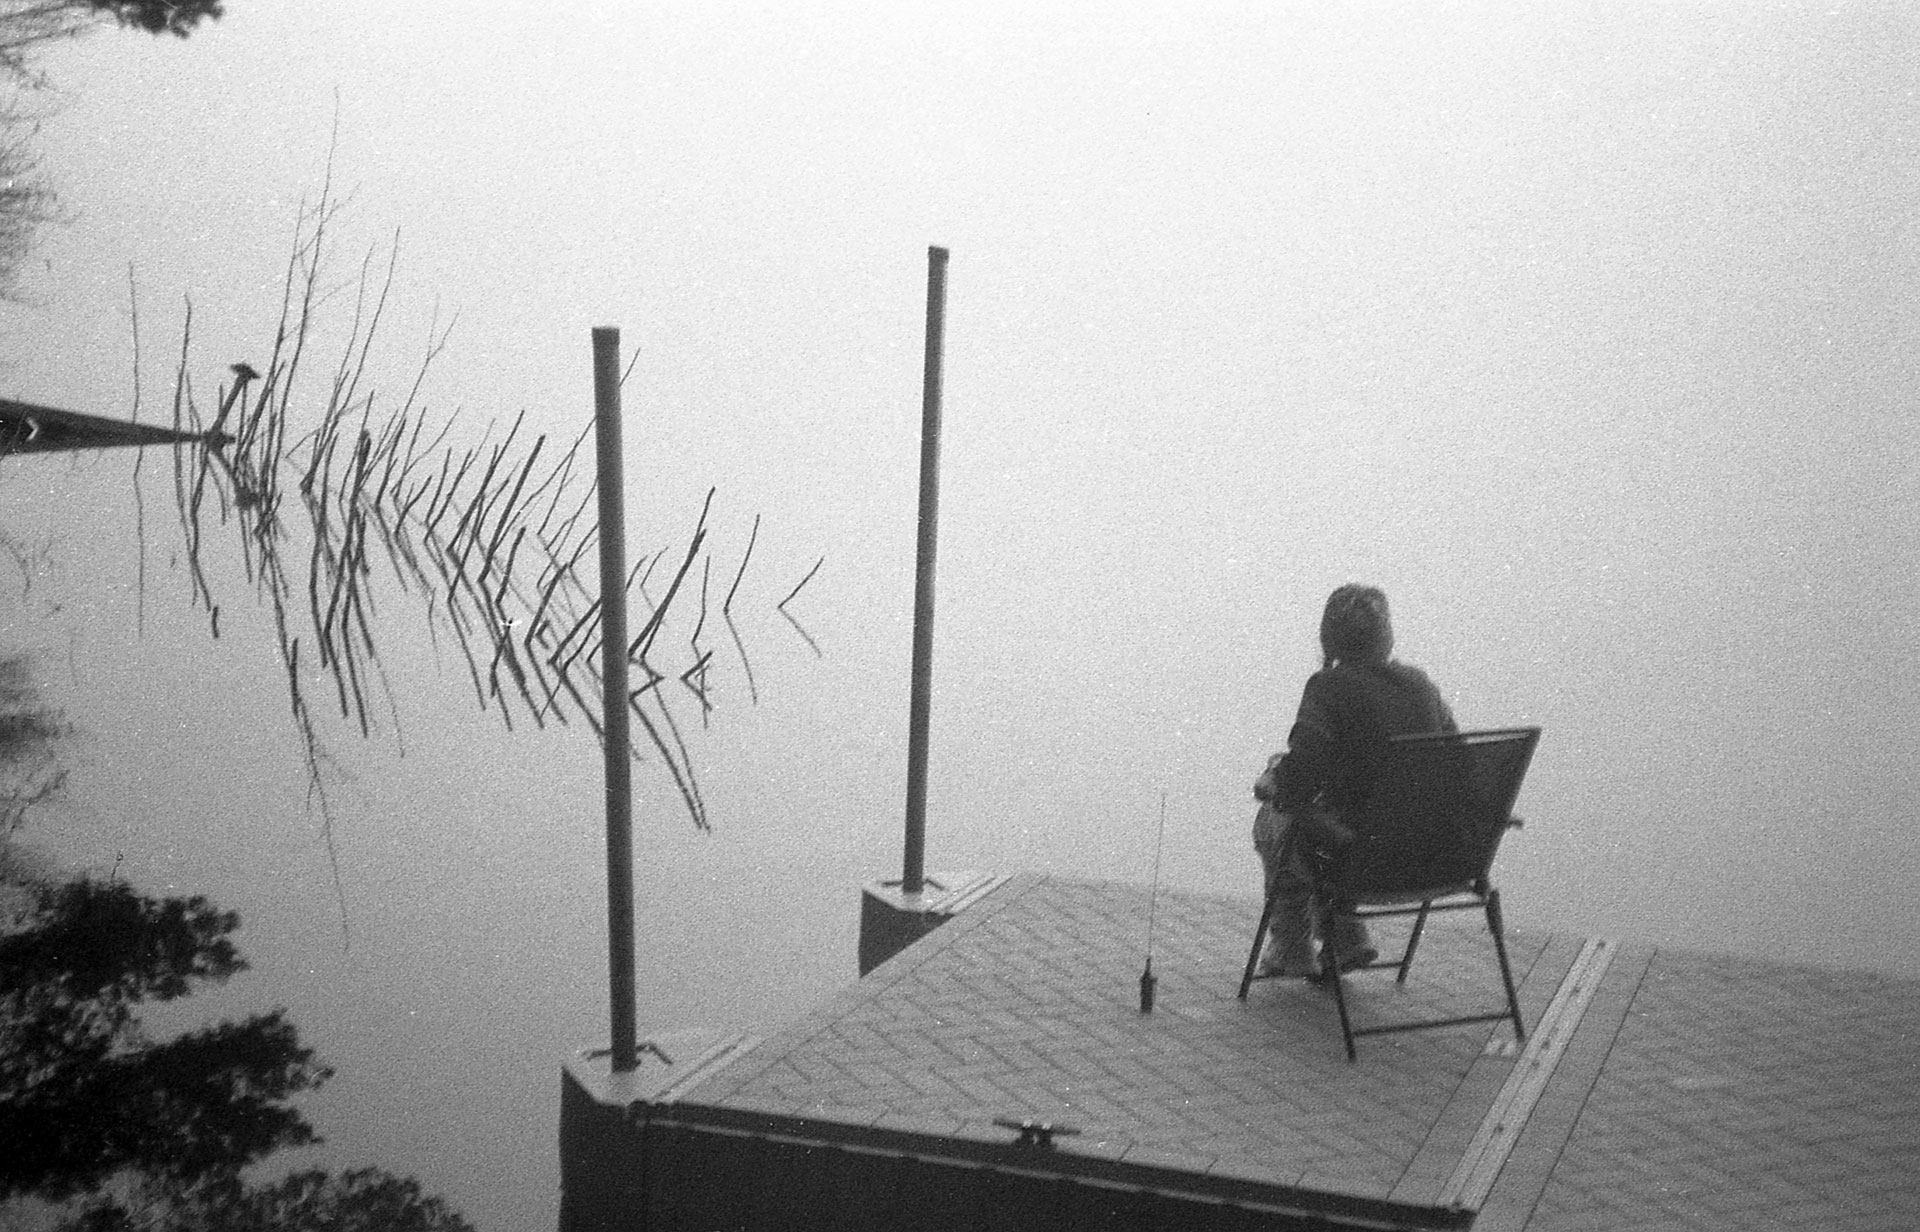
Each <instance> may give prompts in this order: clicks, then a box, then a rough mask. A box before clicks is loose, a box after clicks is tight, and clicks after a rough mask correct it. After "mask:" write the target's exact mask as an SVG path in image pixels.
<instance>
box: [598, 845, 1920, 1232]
mask: <svg viewBox="0 0 1920 1232" xmlns="http://www.w3.org/2000/svg"><path fill="white" fill-rule="evenodd" d="M1147 911H1148V892H1147V889H1146V888H1145V887H1144V886H1137V885H1127V884H1117V883H1095V882H1081V881H1071V880H1064V879H1060V878H1055V877H1046V876H1038V875H1029V876H1016V877H1012V878H1005V879H1002V878H994V879H990V881H984V882H979V883H977V884H976V885H975V887H974V888H973V889H972V890H971V891H970V893H969V894H968V896H967V898H966V902H965V904H964V909H963V910H959V911H958V912H957V913H955V914H954V915H953V916H952V918H951V919H949V920H948V921H946V922H945V923H943V924H941V925H939V926H938V927H936V928H933V929H932V930H931V931H928V932H927V933H926V934H925V935H924V936H920V937H919V939H918V940H914V941H913V942H912V943H911V944H908V945H906V947H905V948H904V949H902V950H901V951H900V952H899V953H898V954H896V955H894V956H893V957H892V958H890V959H888V960H887V961H885V962H883V963H881V964H879V965H878V966H876V967H875V968H874V969H873V970H872V971H871V972H870V973H869V974H868V975H866V976H865V977H864V978H861V979H859V980H858V981H856V982H853V983H851V984H850V985H849V986H848V987H846V988H845V989H843V990H841V991H839V992H837V993H835V994H832V995H829V996H827V997H826V998H825V999H824V1000H823V1001H822V1003H821V1004H820V1005H818V1006H817V1007H816V1008H815V1009H814V1010H812V1011H811V1012H809V1013H808V1014H806V1015H805V1016H804V1017H803V1018H801V1019H799V1020H798V1021H796V1022H794V1023H792V1024H791V1025H788V1026H786V1027H784V1028H782V1029H779V1030H777V1031H773V1032H771V1033H769V1034H767V1035H766V1036H764V1037H760V1036H756V1035H754V1034H752V1033H750V1032H742V1031H692V1032H680V1033H676V1034H674V1035H672V1036H668V1037H662V1038H660V1039H658V1040H656V1041H655V1043H656V1045H657V1049H656V1051H655V1052H654V1053H653V1054H651V1055H650V1056H649V1057H648V1058H647V1059H646V1060H643V1063H642V1065H641V1067H640V1069H639V1070H638V1071H635V1072H634V1073H632V1074H623V1075H614V1074H611V1073H609V1072H608V1071H607V1067H606V1063H605V1060H604V1058H596V1057H594V1056H591V1055H585V1054H583V1055H582V1056H580V1057H577V1058H575V1059H574V1060H572V1061H571V1062H570V1063H569V1064H568V1065H567V1067H566V1073H565V1076H564V1081H563V1105H564V1106H563V1112H562V1134H561V1137H562V1142H561V1149H562V1173H563V1186H564V1196H563V1203H562V1219H561V1226H562V1229H563V1232H581V1230H584V1229H588V1228H596V1229H597V1228H621V1229H629V1228H631V1229H640V1228H648V1229H666V1228H676V1229H677V1228H689V1229H691V1228H735V1227H795V1228H812V1227H819V1228H828V1227H837V1228H879V1227H887V1228H915V1227H926V1228H970V1227H991V1228H1043V1227H1044V1228H1072V1227H1085V1228H1096V1227H1099V1228H1190V1227H1218V1228H1235V1229H1239V1228H1247V1229H1254V1228H1322V1229H1325V1228H1374V1229H1384V1228H1406V1229H1425V1228H1469V1227H1470V1228H1473V1229H1476V1230H1482V1232H1576V1230H1578V1232H1585V1230H1589V1229H1592V1230H1600V1229H1606V1230H1609V1232H1625V1230H1633V1229H1655V1228H1658V1229H1742V1230H1751V1229H1766V1228H1782V1229H1785V1228H1795V1229H1807V1228H1820V1229H1835V1230H1853V1232H1870V1230H1871V1232H1894V1230H1896V1229H1911V1228H1914V1227H1920V980H1913V979H1907V978H1899V977H1883V976H1879V975H1875V974H1873V973H1869V972H1861V971H1853V970H1839V969H1823V968H1815V967H1807V966H1794V965H1786V964H1778V963H1769V962H1764V961H1757V960H1753V959H1745V958H1729V957H1725V956H1719V955H1712V954H1705V953H1696V952H1689V951H1685V950H1677V949H1669V948H1665V947H1654V946H1651V945H1644V944H1636V943H1633V942H1631V941H1628V942H1625V943H1622V942H1620V941H1616V940H1613V939H1608V938H1595V937H1585V936H1575V935H1568V934H1561V933H1555V932H1547V931H1530V930H1526V929H1521V930H1518V931H1514V930H1513V929H1512V925H1511V923H1510V925H1509V932H1508V944H1509V951H1510V954H1511V956H1512V962H1513V970H1514V976H1515V979H1516V981H1517V983H1518V985H1519V993H1520V1002H1521V1009H1522V1014H1523V1018H1524V1020H1525V1022H1526V1024H1527V1027H1528V1031H1527V1037H1526V1038H1525V1039H1524V1040H1518V1039H1516V1038H1515V1034H1514V1031H1513V1029H1512V1026H1511V1025H1510V1024H1507V1023H1499V1024H1486V1023H1481V1024H1475V1025H1466V1026H1455V1027H1446V1028H1440V1029H1434V1030H1423V1031H1412V1032H1406V1033H1398V1034H1388V1035H1374V1036H1367V1037H1365V1038H1363V1039H1361V1040H1360V1041H1359V1056H1358V1059H1357V1060H1356V1061H1353V1062H1349V1061H1348V1060H1347V1057H1346V1053H1345V1050H1344V1048H1343V1047H1342V1044H1341V1036H1340V1028H1339V1022H1338V1019H1337V1016H1336V1013H1335V1008H1334V1004H1333V999H1332V997H1331V995H1330V994H1329V993H1328V992H1327V991H1325V990H1323V989H1321V988H1319V987H1317V986H1315V985H1313V984H1311V983H1308V982H1306V981H1302V980H1262V981H1257V982H1256V983H1255V984H1254V985H1253V987H1252V989H1251V992H1250V994H1249V995H1248V997H1247V998H1246V999H1245V1000H1244V1001H1243V1000H1241V999H1239V998H1238V997H1237V996H1236V992H1237V989H1238V986H1239V982H1240V975H1241V970H1242V966H1243V964H1244V963H1245V961H1246V956H1247V951H1248V946H1249V944H1250V942H1251V940H1252V931H1253V926H1254V921H1255V920H1256V919H1257V918H1258V915H1259V903H1258V901H1257V900H1254V899H1252V898H1248V897H1231V896H1207V895H1195V894H1181V893H1169V892H1166V891H1162V892H1161V893H1160V894H1159V896H1158V899H1157V905H1156V908H1155V914H1156V920H1155V924H1154V938H1153V970H1154V973H1155V975H1156V976H1157V977H1158V986H1157V994H1156V997H1155V1005H1154V1009H1153V1011H1152V1012H1151V1013H1143V1012H1141V1008H1140V998H1139V977H1140V975H1141V971H1142V966H1143V960H1144V957H1145V949H1144V946H1145V921H1146V918H1147ZM1375 931H1376V936H1377V938H1378V940H1379V943H1380V948H1381V950H1382V952H1383V953H1389V952H1392V947H1393V944H1394V942H1395V940H1396V938H1399V939H1404V936H1405V933H1404V928H1402V930H1401V931H1398V932H1396V931H1394V930H1393V928H1392V927H1391V926H1387V927H1376V930H1375ZM1346 988H1347V991H1348V995H1349V1006H1350V1008H1351V1009H1352V1011H1353V1014H1354V1017H1355V1019H1356V1025H1364V1024H1369V1023H1386V1022H1393V1021H1398V1020H1401V1019H1404V1018H1409V1017H1445V1016H1451V1015H1459V1014H1470V1013H1473V1012H1475V1011H1477V1010H1480V1009H1488V1008H1491V1009H1498V1008H1499V1007H1500V1006H1501V1005H1502V1004H1503V994H1502V992H1501V988H1500V980H1499V973H1498V969H1497V966H1496V964H1495V960H1494V951H1493V947H1492V944H1491V942H1490V939H1489V938H1488V935H1487V932H1486V929H1485V925H1484V921H1482V920H1481V919H1480V918H1479V917H1478V916H1477V915H1476V914H1473V913H1456V914H1454V915H1452V916H1449V917H1436V918H1435V920H1434V921H1433V922H1431V923H1430V924H1429V925H1428V928H1427V934H1426V937H1425V939H1424V940H1423V941H1422V943H1421V947H1420V950H1419V953H1418V956H1417V958H1416V960H1415V962H1414V965H1413V967H1412V970H1411V972H1410V973H1409V976H1408V978H1407V980H1406V982H1405V983H1404V984H1396V983H1395V980H1394V977H1393V974H1392V973H1391V972H1382V971H1370V972H1362V973H1357V974H1354V975H1351V976H1349V977H1347V984H1346Z"/></svg>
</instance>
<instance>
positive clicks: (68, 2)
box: [0, 0, 224, 298]
mask: <svg viewBox="0 0 1920 1232" xmlns="http://www.w3.org/2000/svg"><path fill="white" fill-rule="evenodd" d="M223 7H224V6H223V4H222V3H221V0H0V298H6V297H7V296H8V295H10V294H11V293H12V292H13V290H14V287H15V283H14V278H15V275H16V273H17V272H18V270H19V267H20V264H21V262H22V261H23V260H25V258H26V255H27V254H28V253H29V252H30V251H32V248H33V241H34V236H35V235H36V234H37V233H38V231H39V229H40V227H41V226H42V225H44V224H46V223H49V222H55V221H58V220H59V219H60V218H62V217H63V216H64V215H63V213H62V211H61V208H60V200H59V197H58V196H57V195H56V193H55V192H54V190H53V188H52V186H51V185H49V184H48V183H47V182H46V181H45V180H44V179H42V178H41V176H40V174H39V166H40V159H39V155H38V153H37V152H36V151H35V149H34V146H33V139H34V137H35V135H36V134H37V132H38V127H39V116H40V112H39V108H37V107H36V106H33V105H29V104H28V103H26V102H24V101H23V100H24V99H25V97H26V96H28V95H30V94H31V93H32V92H34V91H36V90H39V89H41V88H43V87H44V86H46V85H47V84H48V83H47V80H46V78H45V77H44V75H43V74H41V73H40V72H39V71H38V70H37V69H36V68H35V66H34V58H35V55H36V53H37V52H38V51H39V50H40V48H42V47H43V46H45V45H46V44H48V43H51V42H55V41H57V40H60V39H68V38H73V37H75V36H77V35H79V34H81V33H82V32H83V31H85V30H87V29H89V28H91V27H93V26H97V25H99V24H101V22H103V21H105V20H108V19H111V20H113V21H115V22H117V23H119V24H120V25H121V26H124V27H127V28H130V29H135V30H145V31H147V32H148V33H150V34H155V35H159V34H172V35H176V36H178V37H180V38H185V37H187V35H189V34H191V33H192V32H193V31H194V30H195V29H197V28H198V27H199V25H200V23H201V22H203V21H214V20H218V19H219V17H220V16H221V12H222V9H223Z"/></svg>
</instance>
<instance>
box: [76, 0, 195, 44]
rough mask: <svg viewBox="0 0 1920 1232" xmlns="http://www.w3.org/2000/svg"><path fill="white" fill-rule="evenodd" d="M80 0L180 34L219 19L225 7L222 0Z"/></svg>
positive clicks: (124, 21)
mask: <svg viewBox="0 0 1920 1232" xmlns="http://www.w3.org/2000/svg"><path fill="white" fill-rule="evenodd" d="M77 3H78V4H79V5H80V6H81V7H84V8H88V9H92V10H93V11H94V12H97V13H104V14H106V15H107V16H110V17H112V18H113V19H114V20H115V21H118V22H119V23H120V24H121V25H123V26H132V27H134V28H136V29H139V30H145V31H146V32H147V33H148V34H173V35H178V36H179V37H181V38H185V37H187V35H189V34H191V33H193V30H194V27H196V26H198V25H199V24H200V23H201V22H202V21H218V20H219V19H220V16H221V10H222V9H223V8H224V6H223V5H222V4H221V2H220V0H77Z"/></svg>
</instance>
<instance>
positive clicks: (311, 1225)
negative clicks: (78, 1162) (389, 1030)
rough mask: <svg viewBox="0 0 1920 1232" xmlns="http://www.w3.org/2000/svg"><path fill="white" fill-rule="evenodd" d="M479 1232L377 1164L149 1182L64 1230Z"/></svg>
mask: <svg viewBox="0 0 1920 1232" xmlns="http://www.w3.org/2000/svg"><path fill="white" fill-rule="evenodd" d="M134 1229H138V1232H473V1225H472V1224H470V1223H468V1222H467V1221H466V1219H464V1218H463V1217H462V1216H461V1215H460V1214H459V1212H457V1211H455V1210H454V1209H453V1208H451V1207H449V1206H448V1205H447V1204H446V1202H444V1201H443V1200H441V1199H439V1198H436V1197H432V1196H430V1195H428V1194H426V1193H424V1192H422V1191H421V1188H420V1184H419V1182H418V1181H415V1180H412V1179H410V1178H404V1177H397V1176H394V1175H392V1174H391V1173H387V1172H383V1171H381V1170H380V1169H378V1168H356V1169H352V1170H349V1171H347V1172H343V1173H341V1174H340V1175H338V1176H335V1175H333V1174H332V1173H328V1172H321V1171H318V1170H307V1171H304V1172H295V1173H293V1174H292V1175H290V1176H287V1177H284V1178H282V1179H281V1180H279V1181H277V1182H274V1183H272V1184H266V1185H249V1184H246V1183H245V1182H243V1181H241V1180H240V1179H239V1178H238V1177H237V1176H235V1175H233V1174H231V1173H229V1174H226V1175H224V1176H221V1177H219V1178H217V1179H215V1180H213V1181H210V1182H207V1183H203V1184H201V1185H198V1186H194V1187H192V1188H189V1189H178V1188H175V1189H173V1190H172V1191H171V1192H163V1190H162V1187H156V1186H148V1187H146V1188H145V1190H143V1191H142V1192H139V1193H137V1194H135V1195H133V1196H132V1197H131V1199H130V1200H128V1201H122V1200H120V1199H118V1198H102V1199H99V1200H96V1201H95V1202H93V1203H91V1204H89V1205H88V1206H86V1207H85V1208H84V1209H82V1210H81V1211H80V1212H78V1213H77V1214H76V1216H75V1217H74V1218H72V1219H70V1220H68V1221H67V1222H66V1223H65V1224H64V1225H62V1227H61V1228H60V1230H59V1232H133V1230H134Z"/></svg>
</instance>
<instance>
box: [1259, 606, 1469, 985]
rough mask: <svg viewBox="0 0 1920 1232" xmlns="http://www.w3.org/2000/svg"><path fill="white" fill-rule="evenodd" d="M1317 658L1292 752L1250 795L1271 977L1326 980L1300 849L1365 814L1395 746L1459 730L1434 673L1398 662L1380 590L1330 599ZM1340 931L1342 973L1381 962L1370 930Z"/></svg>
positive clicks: (1335, 945)
mask: <svg viewBox="0 0 1920 1232" xmlns="http://www.w3.org/2000/svg"><path fill="white" fill-rule="evenodd" d="M1320 649H1321V651H1322V653H1323V654H1324V655H1325V662H1324V663H1323V665H1322V666H1321V669H1320V670H1319V671H1317V672H1315V673H1314V674H1313V676H1312V677H1311V678H1309V679H1308V681H1307V687H1306V690H1305V692H1303V693H1302V695H1301V697H1300V712H1299V715H1298V717H1296V718H1295V719H1294V723H1293V730H1292V731H1291V732H1290V733H1289V734H1288V736H1287V750H1286V752H1284V753H1276V754H1275V755H1274V756H1273V757H1271V758H1269V759H1268V761H1267V769H1266V771H1265V773H1263V774H1261V775H1260V777H1259V778H1258V779H1256V780H1255V781H1254V785H1253V794H1254V798H1255V799H1257V800H1259V801H1260V802H1261V806H1260V812H1259V814H1258V815H1257V816H1256V818H1255V819H1254V827H1253V845H1254V850H1256V851H1257V852H1259V854H1260V863H1261V866H1262V867H1263V868H1264V869H1265V871H1266V884H1267V889H1268V891H1269V892H1270V893H1276V897H1275V900H1274V909H1273V917H1272V920H1271V923H1270V925H1269V928H1268V942H1267V949H1266V952H1265V954H1264V955H1262V957H1261V960H1260V969H1259V974H1260V975H1262V976H1276V975H1278V976H1309V977H1311V976H1315V975H1318V974H1319V972H1320V968H1319V965H1318V963H1317V962H1316V960H1315V956H1314V909H1313V901H1312V883H1311V881H1310V880H1309V878H1308V875H1307V868H1306V859H1305V851H1304V850H1303V846H1304V845H1305V844H1306V843H1310V842H1316V841H1327V835H1329V834H1337V833H1338V828H1339V824H1340V819H1341V817H1342V816H1350V815H1352V814H1354V813H1355V812H1356V811H1357V810H1358V809H1359V807H1360V806H1361V805H1362V804H1364V803H1365V801H1366V797H1367V792H1368V791H1369V789H1370V788H1371V787H1372V784H1373V781H1374V778H1375V777H1376V775H1377V771H1378V766H1379V761H1380V758H1381V757H1382V755H1383V754H1384V753H1385V751H1386V748H1387V739H1388V737H1390V736H1402V735H1415V734H1419V733H1423V732H1452V731H1457V730H1458V727H1457V726H1456V725H1455V723H1454V721H1453V714H1452V712H1451V711H1449V710H1448V709H1447V703H1446V701H1445V699H1443V698H1442V697H1441V696H1440V690H1439V689H1437V688H1435V687H1434V684H1433V681H1431V680H1429V679H1428V678H1427V674H1426V673H1425V672H1423V671H1421V670H1420V669H1419V668H1417V667H1413V666H1410V665H1409V664H1405V663H1401V662H1399V661H1398V660H1396V659H1394V658H1392V657H1391V655H1392V653H1393V624H1392V622H1391V620H1390V619H1389V618H1388V615H1387V596H1386V595H1385V594H1384V593H1382V592H1381V591H1380V589H1379V588H1377V587H1373V586H1359V585H1354V584H1348V585H1345V586H1342V587H1340V588H1339V589H1337V590H1335V591H1334V592H1333V594H1331V595H1329V596H1328V597H1327V606H1326V610H1325V612H1324V613H1323V614H1322V615H1321V617H1320ZM1337 931H1338V932H1339V934H1340V935H1338V936H1335V937H1331V938H1327V937H1322V938H1320V939H1319V940H1320V945H1321V948H1322V950H1324V951H1327V953H1326V958H1327V960H1328V961H1329V962H1330V963H1333V964H1337V965H1338V967H1339V969H1341V970H1343V971H1344V970H1350V969H1352V968H1355V967H1364V966H1366V965H1367V964H1368V963H1371V962H1372V961H1374V959H1375V958H1377V957H1378V952H1377V951H1376V950H1375V949H1374V947H1373V943H1372V941H1371V939H1370V938H1369V937H1368V936H1367V929H1366V925H1364V924H1362V923H1361V922H1359V921H1358V920H1343V921H1341V923H1340V925H1339V927H1338V929H1337Z"/></svg>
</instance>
